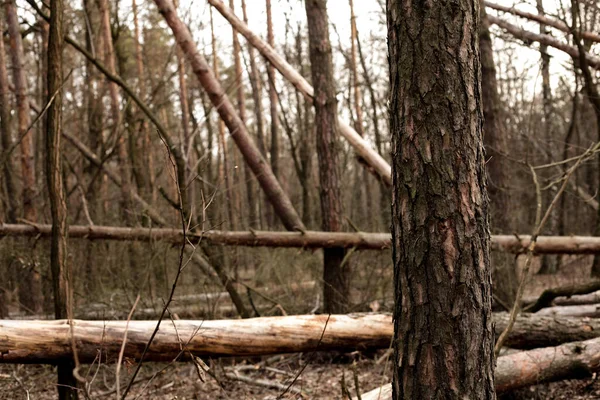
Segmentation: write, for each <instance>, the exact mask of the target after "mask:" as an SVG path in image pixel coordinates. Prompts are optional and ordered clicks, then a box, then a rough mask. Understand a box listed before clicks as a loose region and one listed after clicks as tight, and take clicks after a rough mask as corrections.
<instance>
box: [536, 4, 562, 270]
mask: <svg viewBox="0 0 600 400" xmlns="http://www.w3.org/2000/svg"><path fill="white" fill-rule="evenodd" d="M536 6H537V11H538V14H540V15H542V16H543V15H544V0H536ZM540 33H541V34H543V35H545V34H548V30H547V28H546V25H544V24H540ZM540 56H541V59H542V66H541V70H542V102H543V107H544V131H545V136H546V138H545V139H546V145H547V146H549V148H548V158H547V159H546V163H548V164H550V163H552V162H554V161H555V160H554V154H555V152H554V151H553V149H554V144H553V141H554V129H553V128H554V123H553V122H552V121H553V119H554V115H553V113H552V88H551V87H550V54H548V46H546V45H544V44H542V43H540ZM557 190H558V188H557V185H556V184H554V185H552V186H551V187H550V188H548V189H547V190H546V191H545V192H544V207H548V206H549V205H550V202H552V199H553V198H554V196H555V195H556V192H557ZM557 230H558V208H554V209H553V210H552V213H551V214H550V218H549V219H548V222H547V224H546V235H556V234H558V232H557ZM559 260H560V258H559V256H557V255H554V254H546V255H544V256H543V257H542V265H541V267H540V271H539V273H540V274H554V273H556V271H558V267H559Z"/></svg>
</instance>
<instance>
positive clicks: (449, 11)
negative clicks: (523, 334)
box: [387, 0, 495, 400]
mask: <svg viewBox="0 0 600 400" xmlns="http://www.w3.org/2000/svg"><path fill="white" fill-rule="evenodd" d="M387 24H388V50H389V72H390V85H391V89H390V130H391V134H392V156H393V174H392V175H393V190H392V245H393V259H394V282H395V297H396V306H395V309H394V332H395V341H394V343H395V345H394V357H395V368H394V380H393V384H392V387H393V392H394V398H395V399H416V400H417V399H465V398H469V399H495V393H494V374H493V365H494V360H493V358H494V356H493V344H494V333H493V329H492V319H491V317H492V313H491V311H492V310H491V274H490V265H489V264H490V262H489V231H488V229H489V228H488V220H487V218H488V197H487V193H486V179H485V164H484V163H485V159H484V151H483V142H482V141H483V137H482V122H483V121H482V112H483V110H482V105H481V88H480V82H479V79H480V65H479V46H478V35H477V32H478V28H479V7H478V2H477V1H474V0H459V1H448V0H442V1H438V2H433V3H431V2H429V3H426V2H422V3H421V2H412V1H410V0H390V1H388V3H387ZM433 327H435V328H434V329H432V328H433Z"/></svg>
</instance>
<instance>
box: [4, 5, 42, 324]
mask: <svg viewBox="0 0 600 400" xmlns="http://www.w3.org/2000/svg"><path fill="white" fill-rule="evenodd" d="M4 7H5V8H4V10H5V14H6V15H5V17H6V23H7V27H8V35H9V38H10V53H11V60H12V70H13V80H14V85H15V95H16V100H17V120H18V124H17V127H18V138H19V139H21V143H20V146H19V148H20V150H21V187H22V194H21V198H22V201H23V214H22V215H23V218H24V219H26V220H28V221H36V220H37V210H36V208H35V204H34V198H35V195H36V192H37V184H36V177H35V160H34V154H33V134H34V131H33V130H32V129H29V128H30V126H29V125H30V118H29V100H28V96H27V90H28V89H27V79H26V75H25V73H26V71H25V55H24V53H23V41H22V39H21V31H20V29H19V21H18V17H17V7H16V3H15V0H9V1H7V2H5V4H4ZM22 268H23V270H22V272H21V274H20V282H19V302H20V303H21V304H22V305H23V306H24V307H25V308H26V309H29V310H31V311H33V312H34V313H36V312H39V311H41V309H42V303H43V300H42V289H41V275H40V272H39V271H38V270H37V266H36V263H35V262H26V263H25V264H24V265H23V266H22Z"/></svg>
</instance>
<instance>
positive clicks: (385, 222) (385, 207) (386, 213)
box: [356, 31, 392, 230]
mask: <svg viewBox="0 0 600 400" xmlns="http://www.w3.org/2000/svg"><path fill="white" fill-rule="evenodd" d="M356 47H357V49H358V57H359V59H360V65H361V66H362V69H363V78H364V80H365V85H366V87H367V90H368V91H369V101H370V103H371V121H372V122H373V134H374V136H375V146H376V147H377V152H378V153H379V154H380V155H382V156H383V155H384V149H383V140H382V138H381V132H380V131H379V117H378V116H377V96H376V95H375V89H374V87H373V82H372V80H371V76H370V75H369V70H368V68H367V62H366V60H365V57H364V55H363V52H362V48H361V45H360V38H359V36H358V31H357V32H356ZM378 178H379V179H378V180H379V207H380V208H381V210H380V215H381V223H382V226H383V229H384V230H387V229H389V226H390V221H391V216H390V210H391V208H390V203H391V201H392V195H391V191H390V187H389V186H388V185H387V184H386V183H385V181H384V180H383V179H381V176H379V177H378Z"/></svg>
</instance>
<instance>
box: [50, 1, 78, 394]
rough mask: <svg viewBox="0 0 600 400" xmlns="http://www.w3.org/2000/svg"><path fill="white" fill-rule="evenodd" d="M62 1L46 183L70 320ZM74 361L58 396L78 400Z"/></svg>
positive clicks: (58, 276) (59, 310)
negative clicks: (62, 87)
mask: <svg viewBox="0 0 600 400" xmlns="http://www.w3.org/2000/svg"><path fill="white" fill-rule="evenodd" d="M63 7H64V6H63V1H62V0H52V1H51V2H50V31H49V38H48V101H50V98H51V96H53V94H54V93H56V97H55V98H54V102H53V103H52V104H51V105H50V108H49V109H48V117H47V119H46V182H47V185H48V197H49V198H50V214H51V216H52V240H51V243H50V269H51V271H52V285H53V289H54V315H55V317H56V318H57V319H63V318H70V317H71V316H72V315H71V314H72V310H73V297H72V291H73V282H72V276H71V270H70V267H69V263H68V252H67V235H68V228H67V202H66V198H65V190H64V187H63V175H62V174H63V171H62V152H61V147H60V143H61V140H60V139H61V130H62V93H61V86H62V79H63V78H62V51H63V43H64V40H63V39H64V34H65V33H64V30H63V10H64V8H63ZM73 368H74V362H73V360H72V359H65V360H62V361H61V362H60V363H58V365H57V369H58V397H59V399H61V400H66V399H77V380H76V379H75V377H74V376H73Z"/></svg>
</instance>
